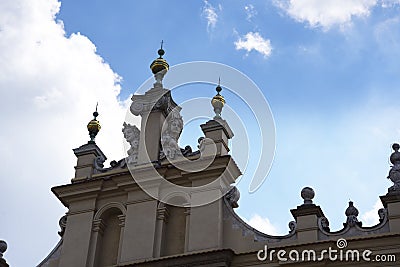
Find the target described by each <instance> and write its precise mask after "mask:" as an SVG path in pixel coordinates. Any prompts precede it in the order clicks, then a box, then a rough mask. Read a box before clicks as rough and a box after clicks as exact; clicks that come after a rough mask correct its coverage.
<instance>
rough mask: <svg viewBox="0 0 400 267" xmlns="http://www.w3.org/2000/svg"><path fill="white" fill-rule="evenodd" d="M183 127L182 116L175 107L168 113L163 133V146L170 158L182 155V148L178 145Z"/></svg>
mask: <svg viewBox="0 0 400 267" xmlns="http://www.w3.org/2000/svg"><path fill="white" fill-rule="evenodd" d="M182 129H183V120H182V116H181V114H180V113H179V110H177V109H174V110H172V111H171V113H170V114H169V115H168V117H167V119H166V123H165V124H164V126H163V129H162V133H161V146H162V150H163V153H164V155H165V156H166V157H167V158H169V159H174V158H175V157H176V156H178V155H181V149H180V147H179V145H178V139H179V136H180V135H181V132H182Z"/></svg>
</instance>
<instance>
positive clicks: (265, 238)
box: [224, 187, 297, 243]
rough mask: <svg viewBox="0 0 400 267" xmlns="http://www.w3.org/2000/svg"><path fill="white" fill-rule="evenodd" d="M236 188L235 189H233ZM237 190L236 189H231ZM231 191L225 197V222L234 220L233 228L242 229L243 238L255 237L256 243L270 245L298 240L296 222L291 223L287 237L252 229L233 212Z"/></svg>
mask: <svg viewBox="0 0 400 267" xmlns="http://www.w3.org/2000/svg"><path fill="white" fill-rule="evenodd" d="M233 188H235V187H233ZM232 190H235V189H231V191H232ZM236 190H237V189H236ZM231 191H229V192H228V193H227V194H226V195H225V196H224V210H225V212H224V220H229V219H231V220H232V226H233V228H236V229H241V230H242V235H243V236H249V235H250V236H251V235H252V236H254V241H256V242H268V243H278V242H282V241H285V240H292V241H293V240H296V230H297V224H296V222H295V221H291V222H289V229H290V231H289V233H288V234H287V235H283V236H273V235H269V234H265V233H262V232H260V231H258V230H257V229H255V228H253V227H251V226H250V225H248V224H247V223H246V222H244V221H243V220H242V219H241V218H240V217H239V215H237V214H236V213H235V211H234V210H233V206H232V199H231V195H232V193H231Z"/></svg>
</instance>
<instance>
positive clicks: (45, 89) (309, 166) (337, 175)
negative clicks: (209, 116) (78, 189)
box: [0, 0, 400, 266]
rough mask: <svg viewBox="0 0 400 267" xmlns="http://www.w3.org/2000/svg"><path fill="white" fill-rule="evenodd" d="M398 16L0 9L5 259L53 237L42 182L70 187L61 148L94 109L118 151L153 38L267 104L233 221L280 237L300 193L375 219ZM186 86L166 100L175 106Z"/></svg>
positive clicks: (245, 4) (31, 6) (181, 7)
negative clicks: (263, 168)
mask: <svg viewBox="0 0 400 267" xmlns="http://www.w3.org/2000/svg"><path fill="white" fill-rule="evenodd" d="M399 11H400V1H397V0H392V1H389V0H336V1H333V0H326V1H317V0H291V1H289V0H287V1H286V0H282V1H277V0H273V1H229V2H228V1H168V3H166V2H165V1H141V2H138V1H127V0H125V1H124V0H117V1H94V0H91V1H78V0H70V1H61V5H60V2H57V0H37V1H30V0H18V1H15V0H6V1H2V3H1V4H0V14H1V16H0V64H1V69H2V73H0V99H2V105H1V107H0V111H1V113H2V114H3V116H0V123H1V125H2V126H3V127H2V129H3V130H2V131H1V132H0V141H1V143H2V147H1V148H0V152H1V153H0V159H1V161H2V162H3V165H4V166H3V168H2V170H1V171H0V174H1V175H0V176H1V177H2V178H1V180H0V181H1V184H0V186H1V188H2V189H3V192H5V195H4V198H6V199H7V201H2V203H1V204H0V211H1V215H2V216H1V217H2V220H1V222H0V229H1V230H2V231H1V235H2V236H0V238H2V239H5V240H7V242H8V243H9V250H8V251H7V252H6V254H5V258H6V259H7V261H8V262H9V263H10V264H11V265H13V266H32V265H35V264H37V263H38V262H40V260H41V259H43V258H44V257H45V256H46V255H47V253H48V252H49V251H50V250H51V248H52V247H53V246H54V245H55V244H56V242H57V240H58V236H57V231H58V229H57V228H58V225H57V222H58V219H59V217H61V216H62V215H63V213H64V212H65V208H63V207H62V205H61V203H59V202H58V201H57V199H56V198H55V197H54V196H52V194H51V192H50V188H51V187H52V186H55V185H60V184H65V183H68V182H69V180H70V179H71V178H72V176H73V166H74V164H75V158H74V155H73V154H72V152H71V149H72V148H76V147H78V146H80V145H82V144H84V143H85V142H87V132H86V129H85V125H86V124H87V122H88V120H90V119H91V113H92V112H93V109H94V106H95V103H96V102H97V101H99V102H100V117H99V119H100V121H101V123H102V126H103V128H102V131H101V132H100V133H99V137H98V142H97V143H98V145H99V146H100V147H101V148H102V149H103V151H104V152H105V153H106V154H107V155H109V158H110V159H114V158H120V157H122V155H123V149H122V148H121V147H122V145H121V143H122V142H121V138H122V134H121V132H120V128H121V126H120V125H122V121H123V120H124V116H125V112H126V107H127V106H128V105H129V99H128V98H129V96H130V95H131V94H132V93H134V92H135V91H136V90H137V88H138V87H139V86H140V85H141V84H142V83H143V82H144V81H146V80H147V79H148V78H149V77H150V74H151V73H150V70H149V64H150V63H151V61H152V60H153V59H154V58H155V57H156V51H157V49H158V48H159V44H160V41H161V40H164V42H165V45H164V48H165V50H166V55H165V58H166V59H167V60H168V62H169V64H170V65H176V64H180V63H184V62H190V61H213V62H219V63H223V64H226V65H229V66H231V67H233V68H236V69H237V70H239V71H241V72H243V73H244V74H245V75H247V76H248V77H249V78H250V79H251V80H253V81H254V82H255V83H256V84H257V86H258V87H259V88H260V89H261V91H262V93H263V94H264V96H265V98H266V99H267V101H268V103H269V105H270V108H271V111H272V113H273V116H274V120H275V127H276V151H275V160H274V162H273V166H272V169H271V172H270V174H269V176H268V178H267V179H266V181H265V182H264V184H263V185H262V186H261V187H260V188H259V190H258V191H257V192H255V193H253V194H249V193H248V190H247V189H248V184H249V179H250V178H246V179H242V181H241V182H240V183H239V185H238V187H239V189H240V191H241V199H240V203H239V204H240V208H239V210H238V213H239V214H240V215H241V216H242V217H243V218H245V219H246V220H247V221H250V222H251V223H252V225H255V226H257V227H259V228H260V229H261V230H264V231H267V232H268V233H286V232H287V231H288V227H287V224H288V222H289V221H290V220H292V217H291V215H290V212H289V210H290V209H292V208H295V207H296V206H297V205H299V204H301V199H300V196H299V194H300V190H301V189H302V188H303V187H304V186H311V187H313V188H314V190H315V191H316V197H315V203H316V204H318V205H320V206H321V207H322V210H323V211H324V213H325V215H326V216H327V217H328V219H329V220H330V223H331V229H333V230H338V229H339V228H340V227H341V224H342V223H343V222H345V216H344V210H345V208H346V207H347V202H348V201H349V200H350V199H351V200H352V201H354V204H355V206H356V207H357V208H358V209H359V211H360V216H359V218H360V219H363V222H364V224H365V225H371V224H373V223H374V222H375V221H377V220H378V216H377V212H376V210H377V208H378V207H379V205H378V204H379V202H378V204H377V201H378V200H379V198H378V196H379V195H383V194H385V193H386V190H387V188H388V187H389V186H390V185H391V184H390V182H389V181H387V179H386V176H387V173H388V170H389V162H388V157H389V155H390V153H391V149H390V146H391V144H392V143H393V142H398V141H399V136H400V126H399V125H398V123H397V119H398V118H399V116H400V109H399V107H398V99H399V97H400V75H399V74H400V73H399V69H400V13H399ZM167 75H168V74H167ZM216 79H217V78H216ZM210 86H211V87H213V86H212V85H210ZM198 87H199V86H198ZM198 87H196V88H198ZM188 92H189V91H188ZM188 92H185V90H184V89H182V90H177V91H176V92H174V97H175V98H176V99H181V100H184V99H185V98H187V97H190V96H191V94H190V93H188ZM204 92H205V94H208V93H211V94H214V92H213V91H212V90H210V89H209V88H208V89H205V90H204ZM175 94H176V95H175ZM211 96H212V95H210V97H211ZM225 96H226V97H227V99H226V100H227V102H228V103H229V101H230V99H229V98H228V96H229V93H228V94H226V95H225ZM127 99H128V101H126V100H127ZM239 106H240V105H239ZM233 107H235V105H233ZM205 109H211V107H210V106H207V107H205ZM236 111H237V113H238V114H241V112H242V111H241V110H240V108H238V110H236ZM205 112H209V110H207V111H205ZM243 113H245V112H244V111H243ZM243 116H244V115H243ZM244 118H247V117H246V116H244ZM184 119H185V118H184ZM228 122H229V121H228ZM191 127H195V125H194V126H193V125H191ZM250 134H251V131H250ZM194 135H196V136H193V137H192V139H193V140H194V141H193V142H194V143H195V141H196V140H197V138H198V136H197V135H198V132H195V133H194ZM190 137H191V136H190V134H186V133H185V136H184V138H185V140H189V139H190ZM188 142H189V141H188ZM194 143H193V144H194ZM21 164H23V165H22V166H24V167H23V168H21ZM244 177H245V176H244ZM32 202H33V203H34V205H31V203H32ZM27 205H28V206H27ZM28 207H29V208H28ZM21 217H23V218H24V219H20V218H21ZM25 218H26V219H25ZM21 253H23V254H24V255H26V257H24V258H21V257H20V255H21Z"/></svg>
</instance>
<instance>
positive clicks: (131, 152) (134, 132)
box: [122, 122, 140, 164]
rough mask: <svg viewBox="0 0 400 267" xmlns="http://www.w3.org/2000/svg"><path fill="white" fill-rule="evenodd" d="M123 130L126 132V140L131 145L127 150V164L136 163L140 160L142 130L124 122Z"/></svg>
mask: <svg viewBox="0 0 400 267" xmlns="http://www.w3.org/2000/svg"><path fill="white" fill-rule="evenodd" d="M122 132H123V133H124V137H125V139H126V141H127V142H128V143H129V144H130V146H131V148H129V149H128V151H127V153H128V158H127V164H135V163H137V161H138V153H139V139H140V130H139V129H138V128H137V127H136V126H135V125H130V124H127V123H126V122H124V127H123V128H122Z"/></svg>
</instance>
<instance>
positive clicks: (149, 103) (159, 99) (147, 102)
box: [130, 87, 181, 117]
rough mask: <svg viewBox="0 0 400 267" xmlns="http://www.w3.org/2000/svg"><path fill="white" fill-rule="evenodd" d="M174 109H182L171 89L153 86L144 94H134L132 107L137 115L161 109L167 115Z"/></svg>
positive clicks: (132, 110)
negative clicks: (173, 97) (173, 96)
mask: <svg viewBox="0 0 400 267" xmlns="http://www.w3.org/2000/svg"><path fill="white" fill-rule="evenodd" d="M174 109H177V110H178V111H180V110H181V108H180V107H179V106H178V105H177V104H176V103H175V101H174V100H173V99H172V96H171V91H170V90H168V89H164V88H160V87H155V88H152V89H150V90H149V91H147V92H146V93H145V94H144V95H133V96H132V104H131V107H130V110H131V112H132V114H133V115H135V116H139V115H141V116H142V115H143V114H145V113H147V112H151V111H161V112H162V113H163V114H164V116H165V117H167V116H168V114H169V113H170V112H171V111H172V110H174Z"/></svg>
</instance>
